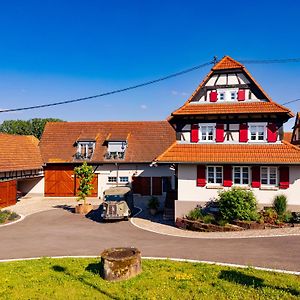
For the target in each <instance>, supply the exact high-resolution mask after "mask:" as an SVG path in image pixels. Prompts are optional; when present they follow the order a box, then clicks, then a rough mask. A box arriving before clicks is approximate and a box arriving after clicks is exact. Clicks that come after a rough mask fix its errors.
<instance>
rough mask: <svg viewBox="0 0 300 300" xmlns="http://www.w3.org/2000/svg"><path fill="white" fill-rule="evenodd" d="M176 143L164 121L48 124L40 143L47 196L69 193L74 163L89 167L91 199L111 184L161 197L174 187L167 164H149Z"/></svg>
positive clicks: (73, 191) (74, 187) (73, 183)
mask: <svg viewBox="0 0 300 300" xmlns="http://www.w3.org/2000/svg"><path fill="white" fill-rule="evenodd" d="M174 141H175V132H174V130H173V128H172V127H171V126H170V124H169V123H168V122H167V121H158V122H59V123H48V124H47V125H46V127H45V130H44V133H43V136H42V138H41V142H40V150H41V154H42V158H43V162H44V164H45V165H44V172H45V178H44V181H45V184H44V186H45V188H44V195H45V196H47V197H72V196H73V197H74V196H75V195H76V190H77V186H78V182H77V180H76V178H75V177H74V172H73V170H74V167H75V166H78V165H80V164H82V162H83V161H86V162H87V163H88V164H89V165H92V166H93V168H94V172H95V176H94V180H93V185H94V189H93V194H92V196H94V197H102V195H103V192H104V190H105V189H107V188H109V187H111V186H113V185H131V186H132V188H133V192H134V193H137V194H140V195H142V196H149V195H156V196H161V195H162V194H163V193H165V192H166V191H167V190H168V189H170V188H171V187H172V186H173V187H174V176H173V173H174V172H173V171H172V170H170V168H169V165H160V166H156V167H154V166H153V167H152V166H151V163H152V162H153V160H154V159H155V157H157V156H158V155H160V154H161V153H162V152H163V151H164V150H165V149H167V148H168V147H169V146H170V145H171V144H172V143H173V142H174Z"/></svg>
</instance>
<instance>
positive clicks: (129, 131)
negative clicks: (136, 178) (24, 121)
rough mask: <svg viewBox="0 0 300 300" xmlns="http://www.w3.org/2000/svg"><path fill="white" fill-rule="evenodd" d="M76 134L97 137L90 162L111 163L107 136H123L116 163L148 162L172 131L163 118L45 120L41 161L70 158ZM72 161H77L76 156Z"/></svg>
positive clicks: (171, 139)
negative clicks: (122, 156) (120, 155)
mask: <svg viewBox="0 0 300 300" xmlns="http://www.w3.org/2000/svg"><path fill="white" fill-rule="evenodd" d="M79 134H81V135H82V136H88V137H95V136H96V137H97V139H96V146H95V150H94V154H93V156H92V160H91V161H90V162H92V163H112V162H115V161H114V160H112V159H109V160H108V159H106V158H105V154H106V151H107V139H109V140H110V137H113V139H115V138H122V139H123V138H125V139H126V140H127V148H126V152H125V159H122V160H121V159H118V160H117V161H118V162H119V163H128V162H132V163H133V162H134V163H148V162H151V161H153V159H154V158H155V157H157V156H158V155H160V154H161V153H162V152H163V151H165V150H166V149H167V148H168V147H169V146H170V145H171V144H172V143H173V142H174V141H175V131H174V129H173V128H172V127H171V125H170V124H169V123H168V122H167V121H154V122H61V123H60V122H54V123H51V122H50V123H47V125H46V127H45V130H44V133H43V135H42V138H41V142H40V149H41V153H42V157H43V160H44V162H45V163H71V162H74V155H75V153H76V147H75V146H74V143H75V142H76V139H77V138H78V136H79ZM76 162H80V161H79V160H76Z"/></svg>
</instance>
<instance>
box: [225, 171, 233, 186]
mask: <svg viewBox="0 0 300 300" xmlns="http://www.w3.org/2000/svg"><path fill="white" fill-rule="evenodd" d="M223 173H224V174H223V177H224V178H223V186H227V187H230V186H232V166H224V167H223Z"/></svg>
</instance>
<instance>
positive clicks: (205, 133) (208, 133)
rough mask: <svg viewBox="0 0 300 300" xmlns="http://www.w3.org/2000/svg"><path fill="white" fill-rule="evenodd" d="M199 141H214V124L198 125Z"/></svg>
mask: <svg viewBox="0 0 300 300" xmlns="http://www.w3.org/2000/svg"><path fill="white" fill-rule="evenodd" d="M199 131H200V134H199V140H200V141H214V139H215V138H214V136H215V124H200V125H199Z"/></svg>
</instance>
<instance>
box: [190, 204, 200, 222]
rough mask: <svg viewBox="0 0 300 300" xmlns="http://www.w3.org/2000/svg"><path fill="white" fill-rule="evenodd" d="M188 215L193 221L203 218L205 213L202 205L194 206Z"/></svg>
mask: <svg viewBox="0 0 300 300" xmlns="http://www.w3.org/2000/svg"><path fill="white" fill-rule="evenodd" d="M186 217H187V218H188V219H189V220H192V221H196V220H202V218H203V214H202V210H201V208H200V207H196V208H194V209H193V210H191V211H190V212H189V213H188V214H187V215H186Z"/></svg>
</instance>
